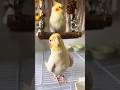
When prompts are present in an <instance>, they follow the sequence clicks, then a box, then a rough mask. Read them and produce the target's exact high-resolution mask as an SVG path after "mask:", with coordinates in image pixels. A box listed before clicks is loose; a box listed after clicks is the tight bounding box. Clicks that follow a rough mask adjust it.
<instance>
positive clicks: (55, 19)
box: [49, 1, 65, 32]
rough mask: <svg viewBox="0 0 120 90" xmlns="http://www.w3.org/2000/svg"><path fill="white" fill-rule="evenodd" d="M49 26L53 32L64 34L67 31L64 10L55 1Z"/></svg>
mask: <svg viewBox="0 0 120 90" xmlns="http://www.w3.org/2000/svg"><path fill="white" fill-rule="evenodd" d="M49 25H50V31H51V32H64V31H65V15H64V8H63V5H62V4H61V3H58V2H56V1H53V6H52V10H51V15H50V20H49Z"/></svg>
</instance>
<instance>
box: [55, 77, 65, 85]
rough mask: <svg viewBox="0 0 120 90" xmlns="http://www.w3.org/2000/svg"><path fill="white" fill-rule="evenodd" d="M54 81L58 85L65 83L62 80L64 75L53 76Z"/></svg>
mask: <svg viewBox="0 0 120 90" xmlns="http://www.w3.org/2000/svg"><path fill="white" fill-rule="evenodd" d="M55 79H56V80H57V82H58V83H59V84H60V85H61V84H65V83H67V81H66V80H65V78H64V75H58V76H55Z"/></svg>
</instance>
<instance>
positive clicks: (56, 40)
mask: <svg viewBox="0 0 120 90" xmlns="http://www.w3.org/2000/svg"><path fill="white" fill-rule="evenodd" d="M55 44H56V46H59V40H58V38H57V37H56V38H55Z"/></svg>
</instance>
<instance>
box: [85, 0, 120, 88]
mask: <svg viewBox="0 0 120 90" xmlns="http://www.w3.org/2000/svg"><path fill="white" fill-rule="evenodd" d="M104 2H105V5H106V6H105V7H106V8H105V7H103V6H104ZM119 4H120V1H119V0H87V5H86V9H87V10H86V15H87V16H94V19H95V18H96V16H97V17H99V16H101V17H104V19H102V18H101V20H99V19H95V20H94V21H92V20H93V18H92V20H91V21H92V23H93V22H96V23H97V24H96V23H93V24H89V22H91V21H89V20H88V18H87V17H86V19H87V21H88V22H86V23H87V25H88V26H87V28H86V35H85V38H86V39H85V42H86V44H85V46H86V68H89V71H90V72H91V74H92V80H93V81H92V82H91V83H92V90H119V89H120V73H119V72H120V49H119V47H120V35H119V33H120V30H119V28H120V12H119V11H120V6H119ZM107 16H109V18H106V17H107ZM101 23H102V24H101ZM106 23H107V24H106ZM89 25H90V26H89ZM91 26H92V27H91ZM86 82H87V81H86Z"/></svg>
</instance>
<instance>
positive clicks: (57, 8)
mask: <svg viewBox="0 0 120 90" xmlns="http://www.w3.org/2000/svg"><path fill="white" fill-rule="evenodd" d="M52 12H53V13H59V14H60V13H63V12H64V10H63V5H62V4H61V3H59V2H56V1H54V2H53V7H52Z"/></svg>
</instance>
